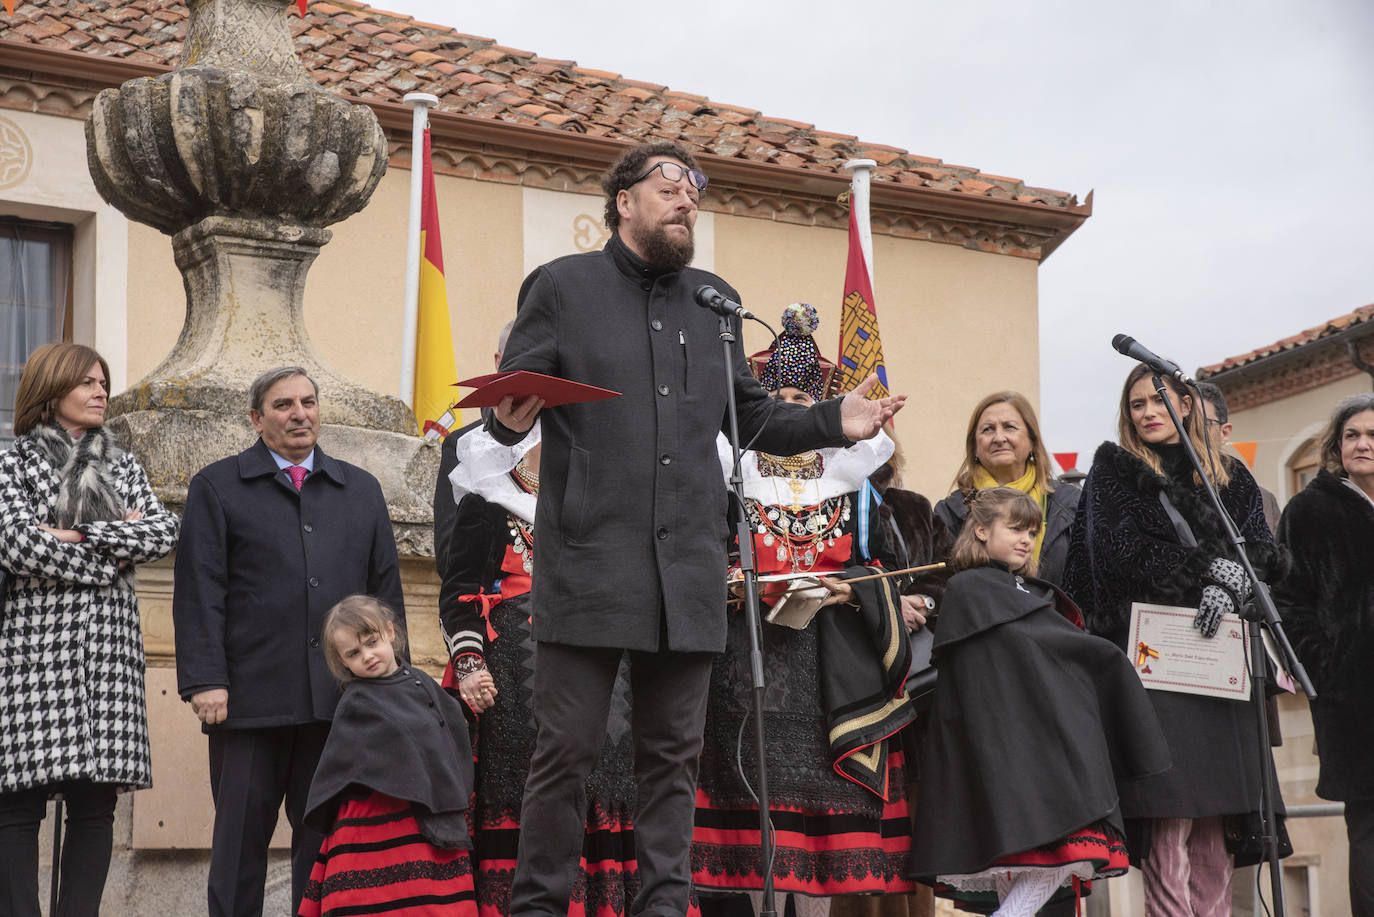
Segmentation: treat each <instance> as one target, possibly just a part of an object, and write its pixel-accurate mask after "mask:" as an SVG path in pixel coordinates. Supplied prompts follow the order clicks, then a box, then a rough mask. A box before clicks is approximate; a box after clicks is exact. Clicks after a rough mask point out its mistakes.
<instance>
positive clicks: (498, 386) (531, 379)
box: [454, 370, 620, 408]
mask: <svg viewBox="0 0 1374 917" xmlns="http://www.w3.org/2000/svg"><path fill="white" fill-rule="evenodd" d="M454 385H460V386H462V387H464V388H473V389H476V391H474V392H471V393H469V394H468V396H467V397H466V398H464V399H463V400H462V401H460V402H458V407H460V408H494V407H496V405H497V404H499V403H500V401H501V399H502V398H504V397H506V396H507V395H514V396H515V400H516V401H521V400H523V399H525V398H528V397H529V396H530V395H538V396H539V397H540V398H543V399H544V407H546V408H552V407H557V406H558V405H560V404H578V403H579V402H583V401H602V400H604V399H606V398H616V397H618V396H619V395H620V392H613V391H611V390H610V389H608V388H597V387H596V386H595V385H583V384H582V383H581V382H573V381H572V380H571V379H560V378H558V377H557V376H546V375H544V374H543V373H532V372H526V371H525V370H520V371H518V372H513V373H487V374H486V375H485V376H474V377H473V378H471V379H464V380H462V381H461V382H455V383H454Z"/></svg>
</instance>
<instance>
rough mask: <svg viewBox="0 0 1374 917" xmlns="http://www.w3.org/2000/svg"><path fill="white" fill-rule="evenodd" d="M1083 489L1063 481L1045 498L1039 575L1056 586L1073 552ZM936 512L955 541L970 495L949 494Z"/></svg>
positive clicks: (960, 493)
mask: <svg viewBox="0 0 1374 917" xmlns="http://www.w3.org/2000/svg"><path fill="white" fill-rule="evenodd" d="M1081 495H1082V491H1081V490H1079V489H1078V486H1077V485H1075V484H1069V483H1067V482H1065V481H1060V482H1058V483H1057V484H1055V487H1054V490H1052V491H1050V495H1049V498H1048V499H1047V500H1046V501H1045V503H1046V513H1045V515H1046V516H1048V517H1049V518H1047V519H1046V520H1045V537H1044V538H1042V539H1041V541H1040V563H1039V570H1038V571H1037V572H1036V576H1038V577H1039V578H1040V579H1042V580H1045V581H1046V582H1049V583H1054V584H1055V585H1056V586H1063V585H1064V563H1065V561H1066V560H1067V558H1068V556H1069V530H1070V529H1071V528H1072V527H1073V518H1074V514H1075V513H1076V512H1077V511H1078V499H1079V497H1080V496H1081ZM935 516H936V518H938V519H939V520H940V521H941V522H943V523H944V524H945V528H946V529H948V530H949V533H950V539H951V545H952V544H953V539H955V538H958V537H959V533H960V532H961V531H963V529H964V520H966V519H968V497H967V496H965V495H964V494H963V493H962V492H961V491H958V490H956V491H955V492H954V493H952V494H950V495H949V496H948V497H945V498H944V499H943V500H941V501H940V502H939V503H936V504H935Z"/></svg>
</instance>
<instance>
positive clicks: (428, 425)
mask: <svg viewBox="0 0 1374 917" xmlns="http://www.w3.org/2000/svg"><path fill="white" fill-rule="evenodd" d="M420 181H421V184H422V186H423V190H422V192H421V198H420V296H419V309H418V313H419V321H418V323H417V326H416V330H415V419H416V420H417V421H418V422H419V424H420V432H421V433H423V434H424V435H425V438H426V439H435V438H442V437H444V436H447V435H448V432H449V430H452V429H454V428H455V427H457V426H461V425H462V418H461V415H459V414H458V412H457V410H456V409H455V408H453V383H454V382H456V381H457V379H458V365H457V363H456V362H455V360H454V358H453V329H452V327H451V326H450V325H449V320H448V292H447V290H445V288H444V252H443V246H442V245H441V244H440V240H439V206H438V202H437V201H436V200H435V198H434V169H433V167H431V166H430V162H429V128H427V127H426V128H425V146H424V174H423V176H422V177H421V179H420Z"/></svg>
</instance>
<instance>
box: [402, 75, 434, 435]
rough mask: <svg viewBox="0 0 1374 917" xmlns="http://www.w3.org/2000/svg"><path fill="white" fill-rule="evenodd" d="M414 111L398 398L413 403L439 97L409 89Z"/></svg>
mask: <svg viewBox="0 0 1374 917" xmlns="http://www.w3.org/2000/svg"><path fill="white" fill-rule="evenodd" d="M402 101H403V102H405V103H406V104H407V105H409V106H411V108H412V109H413V111H414V117H413V118H412V120H411V126H410V224H409V226H408V227H407V232H406V299H405V307H404V311H403V312H402V317H401V380H400V386H399V389H398V390H399V393H400V397H401V400H402V401H404V402H405V403H406V404H408V405H410V406H411V407H412V408H413V407H414V406H415V337H416V334H417V333H418V329H419V326H420V193H421V178H422V177H423V176H424V171H425V170H424V163H422V162H421V161H420V158H421V156H422V155H423V150H424V148H425V127H426V126H427V125H428V124H429V109H431V108H433V107H434V106H435V105H438V104H439V97H438V96H435V95H431V94H430V93H428V92H408V93H406V95H405V98H403V99H402Z"/></svg>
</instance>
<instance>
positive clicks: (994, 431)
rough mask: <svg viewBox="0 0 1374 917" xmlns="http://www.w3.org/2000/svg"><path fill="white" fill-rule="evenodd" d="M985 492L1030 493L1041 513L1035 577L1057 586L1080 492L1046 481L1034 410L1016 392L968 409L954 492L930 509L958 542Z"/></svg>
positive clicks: (1045, 460)
mask: <svg viewBox="0 0 1374 917" xmlns="http://www.w3.org/2000/svg"><path fill="white" fill-rule="evenodd" d="M988 487H1014V488H1016V489H1017V490H1020V491H1022V492H1024V493H1026V494H1029V495H1030V496H1031V498H1032V499H1033V500H1035V502H1036V503H1038V504H1039V505H1040V510H1041V512H1042V513H1043V514H1044V519H1045V524H1044V526H1042V527H1041V529H1040V533H1039V534H1038V535H1036V536H1035V548H1034V553H1035V557H1036V559H1037V560H1038V561H1039V567H1040V573H1039V576H1040V578H1041V579H1043V580H1047V581H1048V582H1051V583H1054V584H1055V585H1061V583H1062V580H1063V576H1064V561H1065V558H1066V557H1067V555H1068V550H1069V526H1070V525H1072V524H1073V517H1074V511H1075V510H1076V509H1077V507H1078V496H1079V493H1080V491H1079V489H1078V488H1077V487H1076V486H1074V485H1072V484H1066V483H1064V482H1058V483H1056V482H1055V481H1054V480H1053V478H1051V476H1050V457H1049V453H1048V452H1046V451H1045V444H1044V442H1043V441H1042V440H1041V438H1040V422H1039V420H1037V419H1036V416H1035V409H1034V408H1032V407H1031V406H1030V402H1029V401H1027V400H1026V397H1025V396H1024V395H1022V394H1020V393H1018V392H997V393H995V394H992V395H988V396H987V397H986V398H984V399H983V400H982V401H980V402H978V404H977V405H975V406H974V408H973V415H972V416H971V417H970V418H969V423H968V434H967V435H966V436H965V437H964V463H963V465H961V466H960V468H959V473H958V474H957V475H955V478H954V492H953V493H951V494H950V495H949V496H948V497H945V498H944V499H943V500H941V501H940V502H939V503H937V504H935V515H936V517H937V518H939V519H940V521H941V522H943V523H944V524H945V527H946V528H948V529H949V532H950V536H951V538H955V537H958V535H959V531H960V530H961V529H962V528H963V527H964V520H965V519H966V518H968V501H969V500H971V499H973V495H974V494H976V493H977V492H978V491H980V490H983V489H985V488H988Z"/></svg>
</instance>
